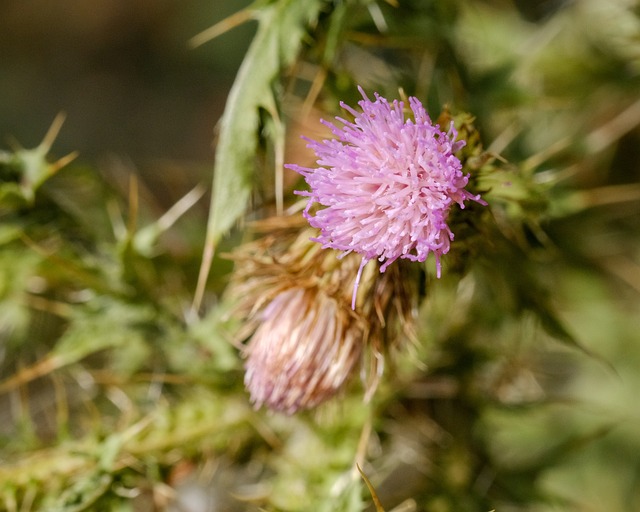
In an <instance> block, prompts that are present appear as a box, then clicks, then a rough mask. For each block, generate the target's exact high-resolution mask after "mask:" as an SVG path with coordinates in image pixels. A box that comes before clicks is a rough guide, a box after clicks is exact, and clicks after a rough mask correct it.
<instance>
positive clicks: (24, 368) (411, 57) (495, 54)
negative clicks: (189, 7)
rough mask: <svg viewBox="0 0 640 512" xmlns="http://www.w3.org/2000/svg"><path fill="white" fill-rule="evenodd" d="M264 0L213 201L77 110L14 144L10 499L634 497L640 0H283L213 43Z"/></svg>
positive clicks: (70, 503)
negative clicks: (129, 153) (120, 164)
mask: <svg viewBox="0 0 640 512" xmlns="http://www.w3.org/2000/svg"><path fill="white" fill-rule="evenodd" d="M525 4H526V5H525ZM225 5H226V4H225ZM24 8H25V9H27V8H28V6H27V7H24ZM149 8H150V9H153V8H154V7H149ZM3 9H7V7H4V8H3ZM8 9H9V10H10V12H11V13H13V16H7V17H6V19H8V20H10V21H12V20H16V19H18V18H19V17H20V16H16V15H15V13H16V12H17V11H16V10H15V9H16V8H15V7H14V8H11V7H9V8H8ZM11 9H13V10H11ZM21 9H22V7H21ZM50 9H51V10H55V9H57V7H53V6H52V7H50ZM214 11H215V10H214ZM47 12H49V11H47ZM83 12H85V11H83ZM88 12H90V11H86V13H88ZM206 12H207V9H204V10H203V11H202V15H201V16H200V13H198V14H199V15H198V16H196V18H197V21H198V22H199V23H208V21H205V20H204V18H205V17H206V16H208V15H207V14H206ZM86 13H85V14H86ZM67 14H68V13H64V16H62V15H61V16H60V17H59V18H56V19H57V20H63V19H67V18H68V16H67ZM75 14H77V17H76V16H75ZM80 15H81V13H74V16H72V17H71V18H72V19H73V20H78V19H80ZM151 18H152V19H155V18H153V17H151ZM174 18H175V19H177V18H180V17H179V16H177V17H174ZM172 19H173V18H172ZM0 20H5V17H4V16H0ZM244 22H256V23H257V27H256V31H255V34H254V35H253V39H252V40H251V42H250V44H249V46H248V49H247V51H246V53H245V54H244V57H243V60H242V63H241V64H240V68H239V71H238V74H237V77H236V79H235V81H234V83H233V86H232V87H231V90H230V92H229V95H228V97H227V98H226V106H225V110H224V114H223V115H222V118H221V119H220V121H219V123H217V125H216V130H215V134H216V136H215V157H214V160H215V161H214V165H213V167H214V169H213V172H212V173H210V172H206V173H204V175H203V176H202V180H199V181H204V182H208V181H209V180H210V179H211V177H212V176H211V175H212V174H213V177H214V179H213V181H212V183H213V185H212V189H211V205H210V208H209V210H208V211H209V215H208V218H206V215H205V216H203V215H202V214H201V212H199V210H197V209H193V208H192V207H193V206H194V205H196V203H198V201H199V200H200V198H201V197H202V196H203V195H204V190H203V187H201V186H199V187H196V188H192V187H193V184H191V183H189V184H187V183H186V181H184V182H183V181H182V180H185V178H184V177H185V176H186V175H187V174H190V175H193V174H194V173H196V172H197V169H195V168H192V167H191V165H192V164H191V163H190V162H180V163H179V164H176V166H177V167H179V168H180V172H175V175H173V174H172V176H171V183H172V187H173V185H174V184H175V185H176V188H178V187H180V188H182V186H184V191H185V195H184V196H183V197H182V199H180V200H178V201H177V202H176V203H175V204H173V203H172V202H169V201H167V204H165V205H163V206H162V207H159V206H158V204H156V201H155V200H154V194H153V190H154V188H153V185H154V183H152V182H151V181H149V183H147V184H148V185H150V187H149V189H150V190H151V191H152V192H151V193H149V192H147V193H145V188H144V187H143V185H144V184H145V182H144V180H143V178H142V176H141V175H138V173H137V172H136V171H135V169H132V170H130V171H127V172H128V174H131V176H130V177H128V179H127V180H124V182H126V183H125V185H124V186H122V183H121V182H119V181H117V180H115V179H114V178H113V176H115V175H116V173H115V172H114V173H111V174H110V173H109V169H106V172H104V173H103V172H98V170H97V167H98V166H97V164H96V163H95V162H90V161H87V158H86V157H83V155H82V151H81V152H80V159H74V158H75V157H76V153H75V152H74V153H71V154H70V155H69V156H67V157H65V156H63V157H62V158H60V157H59V156H57V155H58V154H62V155H64V154H66V153H67V152H68V151H65V152H63V151H59V148H60V147H62V142H56V140H55V139H56V134H57V133H59V132H60V130H64V129H65V127H64V126H62V123H61V119H62V118H58V119H56V120H55V121H54V123H53V127H52V129H51V130H50V131H49V133H48V134H47V135H46V136H45V137H44V140H43V142H42V143H41V144H40V145H38V146H36V148H35V149H24V148H23V147H22V146H21V145H19V144H17V143H13V144H9V145H8V146H7V147H6V148H5V147H4V146H3V149H2V151H0V420H1V421H0V509H1V510H8V511H11V512H27V511H39V510H42V511H47V512H52V511H55V512H79V511H83V510H99V511H102V510H104V511H118V512H125V511H126V512H129V511H131V512H133V511H147V510H149V511H151V510H154V511H155V510H157V511H167V512H177V511H182V510H190V511H192V512H204V511H207V510H229V511H241V510H248V511H258V510H266V511H278V512H280V511H282V512H294V511H296V512H297V511H306V510H314V511H315V510H317V511H336V510H340V511H345V512H360V511H371V510H375V511H376V512H380V511H383V510H387V511H388V512H392V511H396V512H399V511H405V512H406V511H416V512H448V511H477V512H488V511H489V510H496V511H498V510H500V511H502V510H511V511H523V512H524V511H536V512H554V511H557V510H563V511H564V510H611V511H616V512H617V511H618V510H619V511H621V512H626V511H629V512H631V511H635V510H637V509H639V508H640V502H638V498H637V492H636V490H637V489H636V487H637V486H636V482H637V468H638V467H639V463H638V457H637V454H638V447H639V446H640V438H639V437H638V432H640V428H638V425H639V423H638V417H637V413H636V412H635V411H636V409H637V407H636V405H637V404H636V393H635V390H636V389H637V388H638V386H640V381H639V379H638V375H640V372H638V367H639V365H640V348H639V346H638V339H637V338H638V336H637V325H638V314H639V313H638V308H637V304H638V300H637V298H638V292H639V291H640V283H638V278H637V276H638V269H639V267H638V254H640V247H639V245H638V240H640V236H639V233H640V226H639V224H638V221H637V219H638V200H639V199H640V187H639V185H638V181H639V177H638V173H637V161H638V159H639V158H640V156H639V155H638V151H637V148H638V147H640V144H639V143H638V142H639V139H640V135H639V132H638V126H640V102H639V100H638V94H637V92H638V90H640V59H639V57H638V56H639V55H640V48H639V46H638V42H639V41H640V28H639V27H640V23H638V12H637V9H636V8H635V6H634V5H633V2H629V1H627V0H612V1H609V2H602V1H600V0H580V1H575V2H529V3H527V2H512V3H504V2H502V3H496V2H483V1H476V0H465V1H462V0H452V1H450V2H434V1H430V0H407V1H401V2H395V1H391V0H389V1H384V0H365V1H362V0H345V1H340V2H337V1H336V2H330V1H326V0H269V1H260V2H255V3H253V4H251V5H249V6H248V7H246V8H244V9H243V10H240V11H239V12H237V13H236V14H233V15H232V16H231V17H230V18H227V19H225V20H222V21H221V22H219V23H218V24H216V25H214V26H213V27H211V28H210V29H208V30H206V31H205V32H203V33H202V34H200V35H198V36H196V37H194V39H193V40H192V43H193V46H194V48H193V49H192V50H191V51H193V52H194V54H195V55H198V58H202V56H206V55H207V54H206V53H205V52H206V50H203V49H201V48H200V45H202V44H205V43H206V44H208V45H210V46H209V47H208V48H212V49H213V51H214V53H215V52H223V53H225V55H226V54H227V51H228V48H227V47H226V46H224V45H225V44H226V42H225V41H223V40H215V37H217V36H219V35H221V34H222V33H224V32H226V31H227V30H230V29H232V28H234V27H235V26H237V25H239V24H241V23H244ZM34 23H35V22H34ZM29 26H30V27H32V25H31V24H30V25H29ZM89 26H94V25H89ZM5 30H6V32H4V33H5V35H7V36H8V37H9V38H10V37H11V34H14V32H13V31H14V30H15V29H14V28H13V27H9V28H6V29H5ZM196 30H197V29H196V28H194V27H190V28H189V29H188V30H187V32H189V33H190V34H192V33H194V32H195V31H196ZM152 32H153V34H154V37H156V36H157V35H158V34H159V32H157V31H152ZM34 34H35V32H30V33H29V34H27V36H28V37H25V38H23V39H22V40H31V39H29V38H30V37H33V35H34ZM14 36H15V34H14ZM212 37H213V38H214V41H212V42H211V43H209V42H208V41H209V39H210V38H212ZM136 40H137V39H136ZM163 41H164V39H163ZM156 43H157V39H155V40H154V41H153V44H149V45H148V47H147V46H145V48H147V50H148V51H149V52H151V51H152V49H153V48H162V51H163V52H164V51H166V47H165V46H164V45H158V44H156ZM216 45H219V46H216ZM183 50H184V44H183V41H181V42H180V51H183ZM176 51H178V50H176ZM200 52H202V53H200ZM11 54H12V52H8V53H7V55H8V57H7V59H8V60H7V62H8V63H11V62H12V61H11ZM91 55H92V56H93V55H94V54H91ZM74 56H75V54H74ZM156 57H157V59H156V60H154V61H153V62H154V65H153V66H145V67H144V69H145V73H147V72H149V73H152V72H153V70H154V69H155V66H156V65H157V66H160V65H161V64H163V63H165V62H166V61H169V62H171V61H172V60H174V59H166V58H165V57H166V55H164V54H162V55H156ZM74 63H75V60H74ZM139 64H140V63H139V62H135V65H132V66H131V69H139V67H140V66H139ZM94 65H95V62H94V60H92V61H91V63H90V65H89V66H88V68H90V69H91V70H93V69H94V67H93V66H94ZM15 67H16V69H18V66H15ZM76 67H78V68H80V67H82V66H80V65H78V66H75V64H74V66H73V68H74V69H75V68H76ZM125 67H126V66H125ZM188 67H189V66H188V65H187V64H185V63H181V65H180V66H179V72H180V76H178V77H175V78H176V83H179V84H185V83H193V82H198V83H201V81H202V76H203V75H202V70H201V69H200V71H198V73H197V74H196V76H194V77H193V80H189V79H188V78H190V77H186V76H185V75H184V73H187V72H188ZM19 69H20V70H23V69H28V68H23V67H19ZM64 69H65V70H66V69H68V68H64ZM163 69H164V68H163ZM207 69H208V68H207ZM11 70H12V66H11V65H7V66H6V72H7V76H9V74H10V73H11ZM23 75H24V76H27V75H30V73H23V72H22V71H21V73H20V76H23ZM167 76H168V75H167ZM165 79H166V77H165V75H163V76H162V77H158V80H165ZM217 79H218V76H217V74H216V73H212V74H211V81H212V83H213V81H215V80H217ZM69 81H70V82H71V81H72V80H71V79H69ZM6 82H7V80H2V81H0V90H4V89H3V87H5V83H6ZM122 83H129V82H128V81H123V82H122ZM163 83H164V82H163ZM18 89H19V88H16V87H13V88H12V89H11V91H12V92H11V94H8V95H7V97H8V98H9V99H5V101H11V102H12V105H11V107H12V108H14V107H15V108H16V109H17V108H19V107H20V102H19V101H18V98H19V95H18V94H17V93H15V92H16V91H17V90H18ZM156 89H157V90H156ZM165 89H167V90H169V89H170V90H174V89H173V86H172V87H167V88H165V87H161V88H154V91H156V92H158V91H159V90H165ZM57 90H58V88H57V87H51V91H52V95H53V94H54V91H57ZM73 91H74V93H73V94H76V93H77V89H74V90H73ZM14 93H15V94H14ZM188 94H189V92H188V91H187V92H185V94H184V95H182V96H180V101H174V102H173V103H171V104H172V105H180V106H182V105H183V102H187V101H188V99H189V98H188ZM72 97H73V95H72V94H68V95H63V96H61V99H60V102H61V103H64V98H72ZM14 99H15V100H16V103H15V105H14V104H13V101H14ZM36 100H37V101H40V98H37V99H34V101H36ZM174 100H175V98H174ZM56 108H66V106H65V105H63V106H62V107H59V106H56ZM185 109H186V107H185ZM36 110H44V107H43V108H42V109H36ZM192 112H194V114H193V115H195V116H197V115H199V114H197V112H198V109H193V110H192ZM74 115H77V114H74V113H73V109H72V108H71V107H70V108H69V117H71V118H73V116H74ZM25 119H32V117H30V115H26V114H25ZM320 119H325V120H326V121H322V122H320V121H319V120H320ZM329 120H331V121H329ZM173 121H174V122H179V117H178V118H176V119H174V120H173ZM96 122H98V123H100V124H101V126H102V122H103V120H102V119H97V120H96ZM207 123H209V124H212V121H211V120H210V119H205V120H202V119H200V120H198V122H197V123H196V125H197V126H202V125H206V124H207ZM14 129H15V128H14V127H11V128H7V132H11V131H12V130H14ZM40 131H41V132H45V131H46V128H45V127H38V133H40ZM63 133H65V132H63ZM69 133H73V130H70V131H69ZM76 133H77V132H76ZM301 137H302V138H301ZM301 140H303V141H305V142H300V141H301ZM176 143H177V142H176ZM305 143H306V145H307V146H308V147H303V146H304V145H305ZM157 151H158V152H159V153H160V154H159V155H158V156H159V157H163V156H164V154H163V151H164V148H158V149H157ZM107 167H108V166H107ZM185 169H189V171H190V172H182V171H183V170H185ZM154 170H155V169H154ZM154 179H159V180H160V179H163V173H162V172H160V171H159V170H158V171H157V172H154ZM190 189H191V191H190V192H187V191H189V190H190ZM612 454H614V455H615V456H612Z"/></svg>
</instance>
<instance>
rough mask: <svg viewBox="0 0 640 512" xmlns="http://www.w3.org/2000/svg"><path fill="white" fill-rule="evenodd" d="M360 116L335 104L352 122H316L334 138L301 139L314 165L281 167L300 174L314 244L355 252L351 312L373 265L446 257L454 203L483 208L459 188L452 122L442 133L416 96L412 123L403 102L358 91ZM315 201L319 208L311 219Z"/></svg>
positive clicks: (462, 182) (464, 179)
mask: <svg viewBox="0 0 640 512" xmlns="http://www.w3.org/2000/svg"><path fill="white" fill-rule="evenodd" d="M358 90H359V91H360V94H362V98H363V99H362V100H361V101H360V102H358V104H359V105H360V107H361V108H362V112H358V111H356V110H354V109H353V108H351V107H349V106H348V105H345V104H344V103H342V102H341V103H340V106H341V107H342V108H343V109H345V110H346V111H347V112H349V113H350V114H351V115H352V116H353V117H354V120H353V122H350V121H348V120H346V119H343V118H341V117H336V120H338V121H339V122H340V123H341V124H342V125H343V126H341V127H339V126H336V125H335V124H333V123H331V122H328V121H325V120H321V122H322V124H324V125H325V126H327V127H329V128H330V129H331V131H332V132H333V134H334V135H335V136H336V138H335V139H329V140H323V141H321V142H318V141H315V140H311V139H308V138H305V140H306V141H307V142H308V144H307V147H308V148H310V149H313V151H314V152H315V153H316V156H317V158H318V159H317V164H318V166H319V167H316V168H308V167H301V166H299V165H287V166H286V167H287V168H289V169H292V170H294V171H296V172H298V173H300V174H301V175H302V176H304V178H305V180H306V182H307V183H308V184H309V186H310V188H311V191H310V192H303V191H297V192H296V193H297V194H299V195H303V196H308V197H309V198H310V200H309V203H308V204H307V207H306V208H305V211H304V215H305V217H306V218H307V220H308V221H309V224H310V225H311V226H313V227H315V228H318V229H319V230H320V235H319V236H318V237H317V238H313V240H314V241H316V242H319V243H321V244H322V246H323V248H325V249H326V248H332V249H337V250H339V251H344V254H348V253H350V252H356V253H358V254H360V255H362V263H361V265H360V269H359V270H358V274H357V276H356V282H355V285H354V291H353V299H352V308H353V309H355V302H356V294H357V289H358V285H359V281H360V275H361V273H362V269H363V268H364V266H365V265H366V264H367V262H369V261H370V260H372V259H377V260H378V261H380V263H382V265H381V266H380V272H384V271H385V270H386V268H387V267H388V266H389V265H390V264H391V263H393V262H394V261H395V260H396V259H398V258H406V259H409V260H412V261H420V262H422V261H425V260H426V258H427V256H428V255H429V253H433V255H434V256H435V259H436V269H437V275H438V277H440V257H441V256H442V255H443V254H446V253H447V252H448V251H449V248H450V243H451V241H452V240H453V233H452V232H451V230H450V229H449V226H448V225H447V216H448V213H449V209H450V208H451V206H452V205H453V203H457V204H458V205H460V207H461V208H464V201H465V200H468V199H471V200H474V201H477V202H479V203H481V204H486V203H485V202H484V201H483V200H482V199H480V196H479V195H473V194H471V193H469V192H467V191H466V190H465V189H464V187H465V186H466V185H467V182H468V181H469V176H468V175H465V174H463V173H462V164H461V163H460V160H459V159H458V158H457V157H456V156H455V155H454V153H455V152H456V151H458V150H459V149H460V148H462V147H463V146H464V145H465V141H463V140H461V141H456V140H455V139H456V137H457V135H458V133H457V131H456V130H455V128H454V126H453V122H452V123H451V126H450V127H449V131H448V132H443V131H441V130H440V127H439V126H438V125H433V124H432V122H431V119H430V118H429V115H428V114H427V112H426V110H425V109H424V107H423V106H422V104H421V103H420V101H419V100H418V99H417V98H414V97H411V98H409V105H410V107H411V110H412V111H413V118H414V119H413V120H412V119H406V120H405V118H404V110H403V109H404V104H403V102H399V101H397V100H395V101H394V102H393V103H392V104H389V102H388V101H387V100H386V99H385V98H383V97H381V96H380V95H379V94H377V93H375V101H373V102H372V101H371V100H370V99H369V98H368V97H367V95H366V94H365V92H364V91H363V89H362V88H361V87H358ZM314 203H318V204H320V205H322V206H324V207H325V208H322V209H320V210H317V211H316V212H315V215H314V214H312V213H311V211H310V210H311V207H312V206H313V204H314Z"/></svg>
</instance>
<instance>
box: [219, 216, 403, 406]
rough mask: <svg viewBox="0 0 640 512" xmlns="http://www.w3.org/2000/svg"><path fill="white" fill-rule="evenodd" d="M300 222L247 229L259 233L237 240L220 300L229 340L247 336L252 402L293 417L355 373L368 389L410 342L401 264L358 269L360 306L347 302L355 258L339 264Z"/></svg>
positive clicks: (282, 220)
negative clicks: (227, 305)
mask: <svg viewBox="0 0 640 512" xmlns="http://www.w3.org/2000/svg"><path fill="white" fill-rule="evenodd" d="M305 224H306V222H305V219H304V218H303V217H302V216H301V215H299V216H294V217H292V216H284V217H274V218H270V219H265V220H263V221H260V222H258V223H255V224H254V225H253V227H254V229H256V230H258V231H263V232H264V233H265V235H264V236H261V237H259V238H257V239H256V240H254V241H252V242H248V243H245V244H242V245H241V246H239V247H238V248H237V249H236V250H235V251H234V253H233V254H232V255H230V256H231V258H232V259H233V260H234V261H235V267H234V272H233V275H232V279H231V282H230V285H229V287H228V289H227V298H228V299H229V300H231V302H232V303H234V304H235V309H234V316H236V317H238V318H239V319H241V321H242V323H241V328H240V330H239V331H238V333H237V341H242V340H247V339H248V342H247V344H246V345H245V346H244V347H243V355H244V357H245V370H246V372H245V385H246V387H247V389H248V391H249V393H250V395H251V401H252V402H253V403H254V405H255V406H256V408H259V407H261V406H267V407H269V408H271V409H274V410H277V411H281V412H284V413H287V414H292V413H294V412H296V411H298V410H301V409H310V408H314V407H316V406H318V405H319V404H321V403H323V402H325V401H326V400H328V399H330V398H331V397H333V396H334V395H336V394H337V393H338V392H340V391H341V390H342V389H343V388H344V386H345V385H346V383H347V382H348V381H349V380H350V378H351V377H352V376H353V375H354V374H355V373H356V372H355V368H356V367H357V366H360V367H361V369H362V372H361V375H362V377H363V381H364V385H365V389H366V394H365V399H367V398H369V397H370V396H371V395H372V394H373V392H374V391H375V389H376V386H377V382H378V380H379V378H380V375H381V374H382V370H383V367H384V354H385V353H386V352H387V351H388V349H390V348H391V347H392V346H394V345H395V344H396V343H397V342H398V341H399V340H401V339H403V338H405V337H409V338H413V330H412V327H413V311H412V308H411V305H412V288H411V286H410V285H409V283H410V282H411V280H409V279H405V278H403V277H404V276H403V275H401V272H402V268H403V267H400V266H399V267H398V268H395V269H394V270H393V271H389V272H387V273H385V274H379V273H377V272H375V271H373V269H371V271H367V272H364V273H363V275H362V282H361V288H360V290H361V298H362V299H363V300H362V303H361V307H359V308H358V310H357V311H352V310H351V308H350V305H349V304H350V299H351V293H350V292H349V291H348V290H345V286H344V283H345V282H349V281H350V280H352V279H353V276H354V275H355V272H356V270H357V269H358V266H359V265H360V261H359V260H360V259H359V258H358V256H357V255H356V254H352V255H349V256H346V257H344V258H342V259H339V260H337V259H336V258H335V257H333V255H331V254H330V253H327V252H326V251H323V250H322V248H321V247H320V246H319V245H318V244H316V243H314V242H313V241H311V240H310V238H311V233H312V232H313V231H314V230H313V229H312V228H310V227H308V226H307V227H306V228H305Z"/></svg>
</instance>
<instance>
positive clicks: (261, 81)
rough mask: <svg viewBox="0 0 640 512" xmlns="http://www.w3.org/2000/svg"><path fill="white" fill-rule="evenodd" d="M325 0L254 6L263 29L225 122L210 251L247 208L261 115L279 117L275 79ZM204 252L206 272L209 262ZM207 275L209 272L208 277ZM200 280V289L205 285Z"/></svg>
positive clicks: (231, 96)
mask: <svg viewBox="0 0 640 512" xmlns="http://www.w3.org/2000/svg"><path fill="white" fill-rule="evenodd" d="M324 3H325V2H324V1H323V0H279V1H275V2H271V3H268V4H264V6H262V7H255V15H256V17H257V19H258V22H259V27H258V31H257V33H256V35H255V38H254V40H253V42H252V43H251V46H250V48H249V50H248V51H247V54H246V56H245V58H244V61H243V62H242V65H241V66H240V70H239V72H238V76H237V77H236V80H235V83H234V85H233V87H232V88H231V91H230V93H229V98H228V100H227V106H226V108H225V111H224V114H223V116H222V119H221V121H220V137H219V140H218V144H217V147H216V157H215V169H214V173H215V177H214V182H213V192H212V197H211V209H210V213H209V222H208V226H207V242H206V249H205V254H207V252H208V253H210V255H211V257H212V254H213V251H214V247H215V244H216V243H217V242H218V240H219V239H220V237H221V236H222V235H223V234H224V233H225V232H226V231H227V230H228V229H229V228H231V226H233V224H234V222H236V221H237V220H238V219H239V218H240V217H241V216H242V214H243V213H244V211H245V209H246V207H247V204H248V202H249V197H250V194H251V190H252V185H253V178H254V169H255V155H256V151H257V148H258V139H259V133H258V131H259V126H260V116H261V114H262V113H264V112H266V113H267V114H268V115H270V116H271V117H272V118H273V119H274V120H275V121H277V101H276V98H275V96H274V89H273V84H274V82H276V81H277V80H278V77H279V76H280V73H281V71H282V69H283V68H285V67H287V66H289V65H291V64H292V63H293V61H294V59H295V58H296V56H297V55H298V52H299V49H300V46H301V44H302V41H303V39H304V38H305V34H306V29H307V27H308V26H309V25H310V24H312V23H313V22H314V21H315V19H316V18H317V16H318V13H319V12H320V9H321V7H322V6H323V4H324ZM207 259H209V260H210V257H209V258H208V257H205V261H204V263H203V269H204V273H205V274H208V270H209V268H208V267H209V266H210V261H209V263H207ZM205 279H206V276H205ZM202 281H203V279H202V277H201V283H200V285H199V288H201V287H202V286H204V283H202Z"/></svg>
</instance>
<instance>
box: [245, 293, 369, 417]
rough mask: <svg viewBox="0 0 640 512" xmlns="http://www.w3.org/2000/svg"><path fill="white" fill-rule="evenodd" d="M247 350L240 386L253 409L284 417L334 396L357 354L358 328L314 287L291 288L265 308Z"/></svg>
mask: <svg viewBox="0 0 640 512" xmlns="http://www.w3.org/2000/svg"><path fill="white" fill-rule="evenodd" d="M260 316H261V323H260V326H259V327H258V329H257V330H256V332H255V334H254V335H253V337H252V338H251V342H250V343H249V345H248V346H247V350H246V352H247V361H246V365H245V368H246V373H245V378H244V381H245V385H246V386H247V389H249V391H250V393H251V399H252V401H253V403H254V404H255V406H256V407H261V406H262V405H266V406H268V407H269V408H271V409H275V410H278V411H281V412H285V413H288V414H291V413H294V412H296V411H297V410H298V409H301V408H305V409H309V408H312V407H315V406H317V405H318V404H320V403H322V402H324V401H325V400H327V399H328V398H330V397H332V396H333V395H335V394H336V393H337V392H338V391H339V390H340V389H341V388H342V386H343V384H344V383H345V381H346V380H347V379H348V378H349V377H350V376H351V373H352V369H353V367H354V366H355V364H356V363H357V362H358V361H359V358H360V354H361V352H362V347H363V345H362V338H363V336H362V334H363V332H362V329H361V328H360V327H359V326H358V325H357V323H355V322H353V321H352V319H350V318H349V315H348V314H346V313H345V311H343V310H341V308H340V306H339V304H338V302H337V301H336V300H335V299H333V298H331V297H328V296H327V295H325V294H324V293H322V292H320V291H319V290H317V289H315V290H314V289H306V290H305V289H304V288H298V287H296V288H290V289H288V290H285V291H283V292H281V293H280V294H278V295H277V296H276V297H275V298H274V299H273V300H272V301H271V302H270V303H269V305H268V306H267V307H266V308H265V309H264V311H263V312H262V314H261V315H260Z"/></svg>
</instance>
